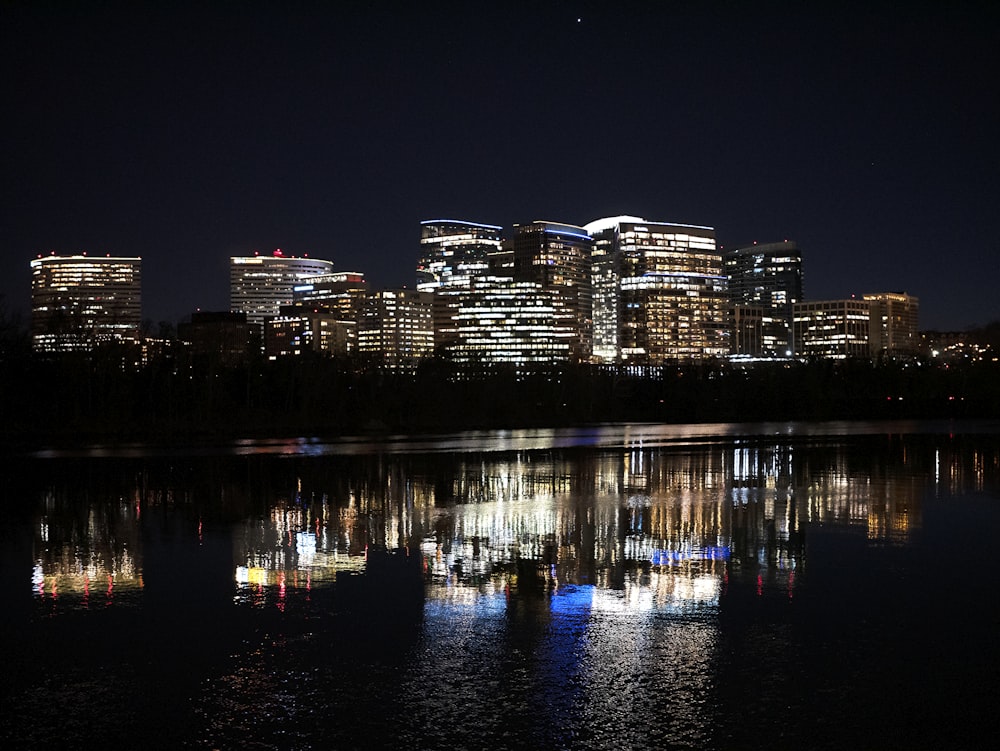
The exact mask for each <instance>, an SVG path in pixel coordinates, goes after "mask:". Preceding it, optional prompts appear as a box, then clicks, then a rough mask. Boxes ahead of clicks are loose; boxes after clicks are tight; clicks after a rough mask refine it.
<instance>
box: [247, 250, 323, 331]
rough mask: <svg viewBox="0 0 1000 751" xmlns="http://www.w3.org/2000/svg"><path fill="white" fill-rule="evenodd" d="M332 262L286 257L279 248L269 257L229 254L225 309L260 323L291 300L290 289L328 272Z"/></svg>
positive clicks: (256, 323) (257, 323) (275, 313)
mask: <svg viewBox="0 0 1000 751" xmlns="http://www.w3.org/2000/svg"><path fill="white" fill-rule="evenodd" d="M332 271H333V262H332V261H324V260H321V259H317V258H300V257H296V256H286V255H285V254H284V253H283V252H282V251H281V250H280V249H279V250H276V251H274V253H273V254H271V255H270V256H262V255H257V254H255V255H252V256H233V257H231V258H230V259H229V309H230V310H232V311H234V312H241V313H246V314H247V320H248V321H250V323H252V324H255V325H257V326H262V325H263V323H264V321H265V319H267V318H269V317H271V316H276V315H278V313H279V309H280V308H281V306H282V305H289V304H290V303H291V302H292V297H293V293H292V291H293V289H294V288H295V287H296V286H298V285H301V284H304V283H305V282H306V281H307V280H309V279H311V278H312V277H315V276H319V275H321V274H330V273H331V272H332Z"/></svg>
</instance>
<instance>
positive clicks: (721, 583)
mask: <svg viewBox="0 0 1000 751" xmlns="http://www.w3.org/2000/svg"><path fill="white" fill-rule="evenodd" d="M7 459H8V461H7V462H6V465H7V466H8V469H6V470H5V475H4V486H3V487H2V488H0V498H2V499H3V501H2V505H0V509H2V520H0V532H2V537H0V548H2V551H0V607H2V612H3V614H4V615H3V620H2V624H3V632H2V635H3V637H4V638H3V650H4V654H3V666H4V667H3V671H4V673H5V674H6V675H5V679H4V681H3V689H2V690H3V694H2V698H3V712H2V714H0V740H2V741H3V742H4V745H5V747H11V748H13V747H16V748H40V747H59V748H79V747H84V746H87V747H99V746H106V745H109V744H113V745H114V746H116V747H123V748H124V747H142V748H183V747H190V748H218V749H237V748H239V749H243V748H261V749H264V748H273V749H285V748H296V749H310V748H338V749H339V748H381V747H389V746H394V747H409V748H414V749H416V748H422V749H438V748H451V749H454V748H493V749H503V748H545V749H561V748H566V749H569V748H573V749H576V748H580V749H603V748H693V749H734V748H747V749H757V748H760V749H764V748H830V749H834V748H846V747H864V748H909V749H913V748H972V747H979V745H981V743H980V740H979V739H980V736H981V735H983V734H984V733H987V732H989V731H991V730H992V726H993V721H992V712H993V707H994V704H995V700H996V693H997V690H996V688H995V684H996V677H997V671H998V668H1000V661H998V659H997V658H998V651H997V647H996V645H995V642H996V634H997V629H998V626H1000V619H998V616H997V614H996V613H997V607H996V604H995V594H994V589H993V583H994V581H993V579H992V574H991V573H990V572H991V571H992V570H993V569H994V558H995V554H994V546H995V545H996V535H997V532H998V531H1000V425H998V424H997V423H992V422H990V423H987V422H976V421H969V422H962V423H949V422H935V423H921V422H876V423H810V424H805V423H761V424H753V425H749V424H713V425H670V426H666V425H609V426H597V427H592V428H586V429H574V430H548V431H545V430H533V431H496V432H475V433H461V434H452V435H446V436H383V437H377V438H376V437H370V436H367V437H359V438H342V439H335V440H323V439H320V438H298V439H280V440H278V439H276V440H270V441H263V440H254V441H239V442H232V443H225V444H219V445H198V446H162V445H161V446H152V445H145V446H144V445H104V446H86V447H78V448H75V449H69V450H67V449H61V450H50V451H31V452H25V453H24V454H23V455H15V456H11V457H7ZM11 744H13V745H11Z"/></svg>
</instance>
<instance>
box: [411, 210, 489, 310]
mask: <svg viewBox="0 0 1000 751" xmlns="http://www.w3.org/2000/svg"><path fill="white" fill-rule="evenodd" d="M501 229H502V228H501V227H497V226H495V225H492V224H478V223H477V222H466V221H462V220H460V219H429V220H427V221H424V222H421V223H420V260H419V261H418V263H417V289H418V290H419V291H421V292H433V291H434V290H435V289H437V288H438V287H451V286H456V285H457V286H460V287H468V286H469V281H470V280H471V279H473V278H475V277H482V276H485V275H486V274H487V272H488V271H489V256H490V255H492V254H494V253H496V252H497V251H498V250H499V248H500V239H501V238H500V231H501Z"/></svg>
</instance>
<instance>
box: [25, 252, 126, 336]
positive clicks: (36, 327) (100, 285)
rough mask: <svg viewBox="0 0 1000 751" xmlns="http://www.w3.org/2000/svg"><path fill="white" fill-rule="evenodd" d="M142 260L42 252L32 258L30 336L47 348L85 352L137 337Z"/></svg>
mask: <svg viewBox="0 0 1000 751" xmlns="http://www.w3.org/2000/svg"><path fill="white" fill-rule="evenodd" d="M141 315H142V260H141V259H140V258H119V257H112V256H106V257H104V258H100V257H89V256H85V255H73V256H57V255H51V256H40V257H38V258H36V259H35V260H33V261H31V337H32V342H33V346H34V348H35V349H36V350H39V351H44V352H69V351H87V350H90V349H93V348H94V347H95V346H96V345H98V344H102V343H108V342H123V341H127V342H137V341H138V340H139V335H140V325H141Z"/></svg>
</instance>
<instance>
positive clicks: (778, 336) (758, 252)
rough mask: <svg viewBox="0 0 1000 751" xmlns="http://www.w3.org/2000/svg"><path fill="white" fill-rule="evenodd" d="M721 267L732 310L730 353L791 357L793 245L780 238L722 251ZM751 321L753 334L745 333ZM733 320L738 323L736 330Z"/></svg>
mask: <svg viewBox="0 0 1000 751" xmlns="http://www.w3.org/2000/svg"><path fill="white" fill-rule="evenodd" d="M722 266H723V271H724V272H725V274H726V277H727V281H728V287H729V302H730V305H731V306H732V308H733V309H734V318H733V327H734V328H733V337H732V341H731V347H730V351H731V352H732V354H737V355H753V356H757V357H760V356H763V357H789V356H791V354H792V353H793V352H794V351H795V346H794V343H793V342H792V333H793V326H792V307H793V306H794V305H795V303H797V302H800V301H801V300H802V254H801V253H800V252H799V247H798V245H796V244H795V243H793V242H789V241H787V240H786V241H784V242H778V243H766V244H761V245H757V244H754V245H750V246H747V247H743V248H735V249H733V250H728V251H726V252H725V253H723V254H722ZM737 311H738V312H737ZM751 321H753V322H754V323H756V324H757V325H759V329H758V330H757V331H756V332H755V334H756V335H755V336H748V335H747V333H748V330H747V328H746V324H747V323H749V322H751ZM738 324H741V325H743V327H744V328H743V329H742V330H740V329H738V328H737V325H738Z"/></svg>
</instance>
